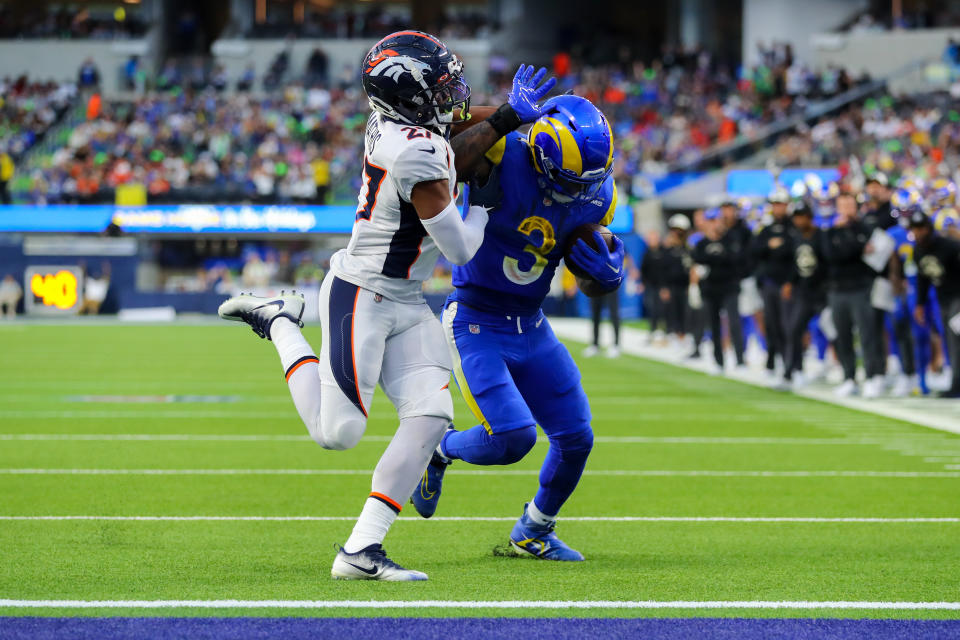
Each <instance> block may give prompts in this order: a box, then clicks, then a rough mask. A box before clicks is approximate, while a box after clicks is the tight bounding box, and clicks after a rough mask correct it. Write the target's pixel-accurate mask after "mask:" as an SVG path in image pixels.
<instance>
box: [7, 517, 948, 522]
mask: <svg viewBox="0 0 960 640" xmlns="http://www.w3.org/2000/svg"><path fill="white" fill-rule="evenodd" d="M356 519H357V518H356V516H97V515H62V516H56V515H45V516H44V515H40V516H13V515H0V521H74V520H94V521H117V522H353V521H355V520H356ZM397 520H398V521H400V522H516V520H517V519H516V517H513V516H436V517H433V518H430V519H429V520H427V519H425V518H420V517H416V516H401V517H399V518H397ZM563 521H564V522H685V523H724V522H725V523H767V524H791V523H793V524H960V517H945V518H870V517H823V518H818V517H803V516H798V517H762V516H759V517H750V516H744V517H739V516H579V517H578V516H571V517H564V518H563Z"/></svg>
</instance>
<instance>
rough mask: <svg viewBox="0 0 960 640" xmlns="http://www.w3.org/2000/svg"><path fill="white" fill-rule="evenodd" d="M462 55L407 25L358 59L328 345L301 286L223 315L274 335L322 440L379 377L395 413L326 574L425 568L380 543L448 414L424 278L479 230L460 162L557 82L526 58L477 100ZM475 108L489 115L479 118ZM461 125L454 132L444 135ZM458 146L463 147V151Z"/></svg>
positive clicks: (326, 284)
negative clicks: (348, 183) (359, 137)
mask: <svg viewBox="0 0 960 640" xmlns="http://www.w3.org/2000/svg"><path fill="white" fill-rule="evenodd" d="M462 69H463V65H462V63H461V61H460V60H459V59H458V58H457V56H456V55H454V54H453V53H451V52H450V51H449V50H448V49H447V47H446V46H445V45H444V44H443V43H442V42H440V41H439V40H437V39H436V38H435V37H433V36H431V35H429V34H426V33H422V32H419V31H399V32H397V33H393V34H391V35H389V36H387V37H386V38H384V39H383V40H381V41H380V42H378V43H377V44H376V45H374V47H373V48H372V49H371V50H370V52H369V53H368V54H367V56H366V58H365V59H364V62H363V87H364V90H365V91H366V93H367V96H368V98H369V99H370V106H371V107H372V108H373V113H372V115H371V116H370V119H369V122H368V124H367V131H366V143H365V149H364V151H365V153H364V162H363V167H364V168H363V187H362V189H361V191H360V195H359V198H358V200H359V206H358V208H357V218H356V223H355V225H354V228H353V234H352V236H351V238H350V243H349V245H348V246H347V248H346V249H342V250H341V251H338V252H337V253H336V254H334V256H333V258H332V259H331V264H330V272H329V274H328V275H327V277H326V278H325V279H324V281H323V284H322V285H321V288H320V324H321V327H322V329H323V344H322V346H321V349H320V355H319V357H317V356H316V355H314V351H313V348H312V347H311V346H310V345H309V344H308V343H307V341H306V340H305V339H304V337H303V335H302V334H301V332H300V327H302V323H301V321H300V318H301V317H302V315H303V298H302V297H300V296H295V295H281V296H280V297H278V298H273V299H265V298H259V297H255V296H250V295H240V296H235V297H233V298H230V299H229V300H227V301H226V302H224V303H223V304H222V305H221V306H220V316H221V317H222V318H224V319H227V320H237V321H242V322H246V323H247V324H249V325H250V326H251V327H252V328H253V330H254V332H255V333H257V335H259V336H260V337H261V338H263V337H265V338H267V339H269V340H272V341H273V344H274V346H276V348H277V351H278V353H279V355H280V360H281V363H282V365H283V369H284V372H285V376H286V380H287V383H288V385H289V388H290V393H291V395H292V396H293V401H294V404H295V405H296V408H297V411H298V413H299V414H300V417H301V418H302V419H303V422H304V424H306V426H307V429H308V430H309V431H310V435H311V436H312V437H313V439H314V440H315V441H316V442H317V443H318V444H319V445H320V446H321V447H323V448H325V449H349V448H351V447H353V446H355V445H356V444H357V443H358V442H359V441H360V438H361V436H362V435H363V432H364V429H365V428H366V424H367V414H368V410H369V407H370V401H371V399H372V397H373V392H374V388H375V387H376V385H377V383H378V382H379V383H380V387H381V388H382V389H383V391H384V393H385V394H386V395H387V397H388V398H389V399H390V401H391V402H392V403H393V404H394V406H395V407H396V409H397V413H398V415H399V419H400V424H399V427H398V428H397V431H396V434H395V435H394V437H393V439H392V440H391V442H390V444H389V445H388V446H387V449H386V451H384V453H383V456H382V457H381V458H380V462H379V463H378V464H377V467H376V469H375V470H374V472H373V480H372V490H371V492H370V494H369V497H368V498H367V500H366V502H365V504H364V507H363V511H362V512H361V514H360V517H359V519H358V520H357V523H356V525H355V527H354V529H353V532H352V534H351V535H350V537H349V539H348V540H347V541H346V543H345V544H344V546H343V547H342V548H340V550H339V552H338V553H337V556H336V558H335V559H334V563H333V568H332V569H331V574H332V575H333V577H335V578H341V579H363V580H370V579H373V580H426V579H427V576H426V574H424V573H422V572H420V571H413V570H409V569H404V568H403V567H401V566H399V565H398V564H396V563H395V562H393V561H391V560H390V559H389V558H388V557H387V555H386V553H385V552H384V551H383V547H382V542H383V539H384V537H385V536H386V533H387V531H388V529H389V528H390V526H391V525H392V524H393V521H394V520H395V519H396V517H397V515H398V514H399V513H400V510H401V508H402V505H403V504H405V503H406V502H407V500H408V499H409V498H410V495H411V493H412V492H413V490H414V488H415V487H416V486H417V484H418V482H419V480H420V477H421V476H422V475H423V473H424V471H425V469H426V466H427V463H428V462H429V461H430V458H431V456H432V454H433V451H434V450H435V449H436V447H437V444H439V442H440V438H441V437H442V436H443V433H444V431H445V430H446V429H447V426H448V425H449V424H450V423H451V421H452V419H453V402H452V400H451V397H450V392H449V390H448V386H449V382H450V373H451V369H452V363H451V360H450V354H449V351H448V349H447V346H446V343H445V341H444V337H443V330H442V328H441V326H440V322H439V321H438V320H437V318H436V316H434V314H433V313H432V312H431V311H430V309H429V307H427V305H426V303H425V302H424V299H423V294H422V282H423V280H424V279H426V278H428V277H429V276H430V274H431V273H432V272H433V268H434V265H435V264H436V261H437V257H438V254H439V253H443V255H444V256H446V258H447V259H448V260H450V261H451V262H453V263H455V264H465V263H466V262H467V261H469V260H470V258H472V257H473V255H474V253H476V251H477V249H478V248H479V247H480V244H481V243H482V241H483V230H484V226H485V225H486V223H487V212H486V210H485V209H484V208H482V207H471V208H470V210H469V212H468V214H467V215H466V216H465V217H461V215H460V212H459V210H458V208H457V206H456V196H457V192H456V191H457V174H458V171H459V172H460V174H461V175H460V178H461V179H467V180H469V178H470V176H471V175H472V172H473V170H474V167H476V166H478V164H480V162H481V161H482V158H483V154H484V153H485V152H486V150H487V149H489V148H490V147H491V146H492V145H493V144H494V143H495V142H496V141H497V140H498V139H499V138H501V137H502V136H504V135H506V134H507V133H509V132H510V131H513V130H514V129H516V128H517V127H518V126H520V125H521V124H523V123H527V122H533V121H535V120H536V119H537V118H538V117H539V115H540V110H539V107H538V106H537V102H538V101H539V100H540V99H541V98H542V97H543V96H544V95H546V93H547V92H548V91H549V90H550V89H551V88H552V87H553V84H554V80H553V79H552V78H551V79H550V80H547V81H546V82H543V83H542V84H541V81H542V80H543V76H544V74H545V73H546V70H544V69H541V70H540V71H539V72H538V73H537V74H536V75H534V74H533V68H532V67H530V68H525V67H521V70H520V72H518V74H517V77H516V78H515V81H514V86H513V89H512V90H511V92H510V95H509V97H508V101H507V103H505V104H503V105H501V106H500V107H499V108H496V109H493V108H491V107H475V108H474V109H473V111H471V110H470V107H469V97H470V89H469V87H468V86H467V84H466V82H465V81H464V79H463V73H462ZM472 116H480V117H486V119H484V120H479V118H478V119H477V120H475V121H471V120H473V118H472ZM451 129H452V130H453V131H452V132H453V133H454V134H457V135H455V137H454V138H453V139H452V140H448V138H449V136H450V134H451ZM455 151H456V152H457V153H455Z"/></svg>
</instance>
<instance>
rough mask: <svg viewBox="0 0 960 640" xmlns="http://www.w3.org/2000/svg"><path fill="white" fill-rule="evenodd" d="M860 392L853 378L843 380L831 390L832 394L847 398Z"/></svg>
mask: <svg viewBox="0 0 960 640" xmlns="http://www.w3.org/2000/svg"><path fill="white" fill-rule="evenodd" d="M859 392H860V389H858V388H857V383H856V382H855V381H853V380H844V381H843V382H842V383H841V384H840V386H839V387H837V388H836V389H834V390H833V395H835V396H837V397H838V398H849V397H850V396H855V395H857V393H859Z"/></svg>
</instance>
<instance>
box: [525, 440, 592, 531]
mask: <svg viewBox="0 0 960 640" xmlns="http://www.w3.org/2000/svg"><path fill="white" fill-rule="evenodd" d="M592 448H593V431H592V430H591V429H590V428H589V427H587V428H586V429H583V430H581V431H577V432H576V433H568V434H562V435H553V436H550V450H549V451H547V457H546V459H545V460H544V461H543V467H541V468H540V490H539V491H537V495H536V497H534V499H533V502H534V504H536V505H537V509H539V510H540V511H541V513H544V514H545V515H548V516H551V517H552V516H555V515H557V514H558V513H560V507H562V506H563V503H564V502H566V501H567V498H569V497H570V494H572V493H573V490H574V489H576V488H577V483H578V482H580V476H581V475H583V468H584V467H585V466H586V464H587V456H589V455H590V449H592Z"/></svg>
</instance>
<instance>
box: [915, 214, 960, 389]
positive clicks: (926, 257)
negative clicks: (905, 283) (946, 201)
mask: <svg viewBox="0 0 960 640" xmlns="http://www.w3.org/2000/svg"><path fill="white" fill-rule="evenodd" d="M910 230H911V231H912V232H913V237H914V239H915V240H916V246H915V247H914V250H913V260H914V262H915V263H916V265H917V308H916V320H917V323H918V324H920V325H922V326H925V325H926V324H927V323H928V321H929V319H928V318H927V302H928V300H929V298H930V287H931V286H933V287H934V288H936V290H937V300H938V302H939V303H940V312H941V314H942V316H943V331H944V333H945V334H946V335H945V336H944V342H945V343H946V348H947V352H948V354H949V355H950V362H952V363H953V380H952V382H951V385H950V389H949V390H948V391H945V392H944V393H942V394H941V397H947V398H960V242H958V241H956V240H953V239H951V238H945V237H943V236H941V235H940V234H938V233H936V232H935V231H934V230H933V224H932V223H931V222H930V218H928V217H927V216H926V215H925V214H924V213H923V212H921V211H917V212H914V213H913V214H912V215H911V217H910Z"/></svg>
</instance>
